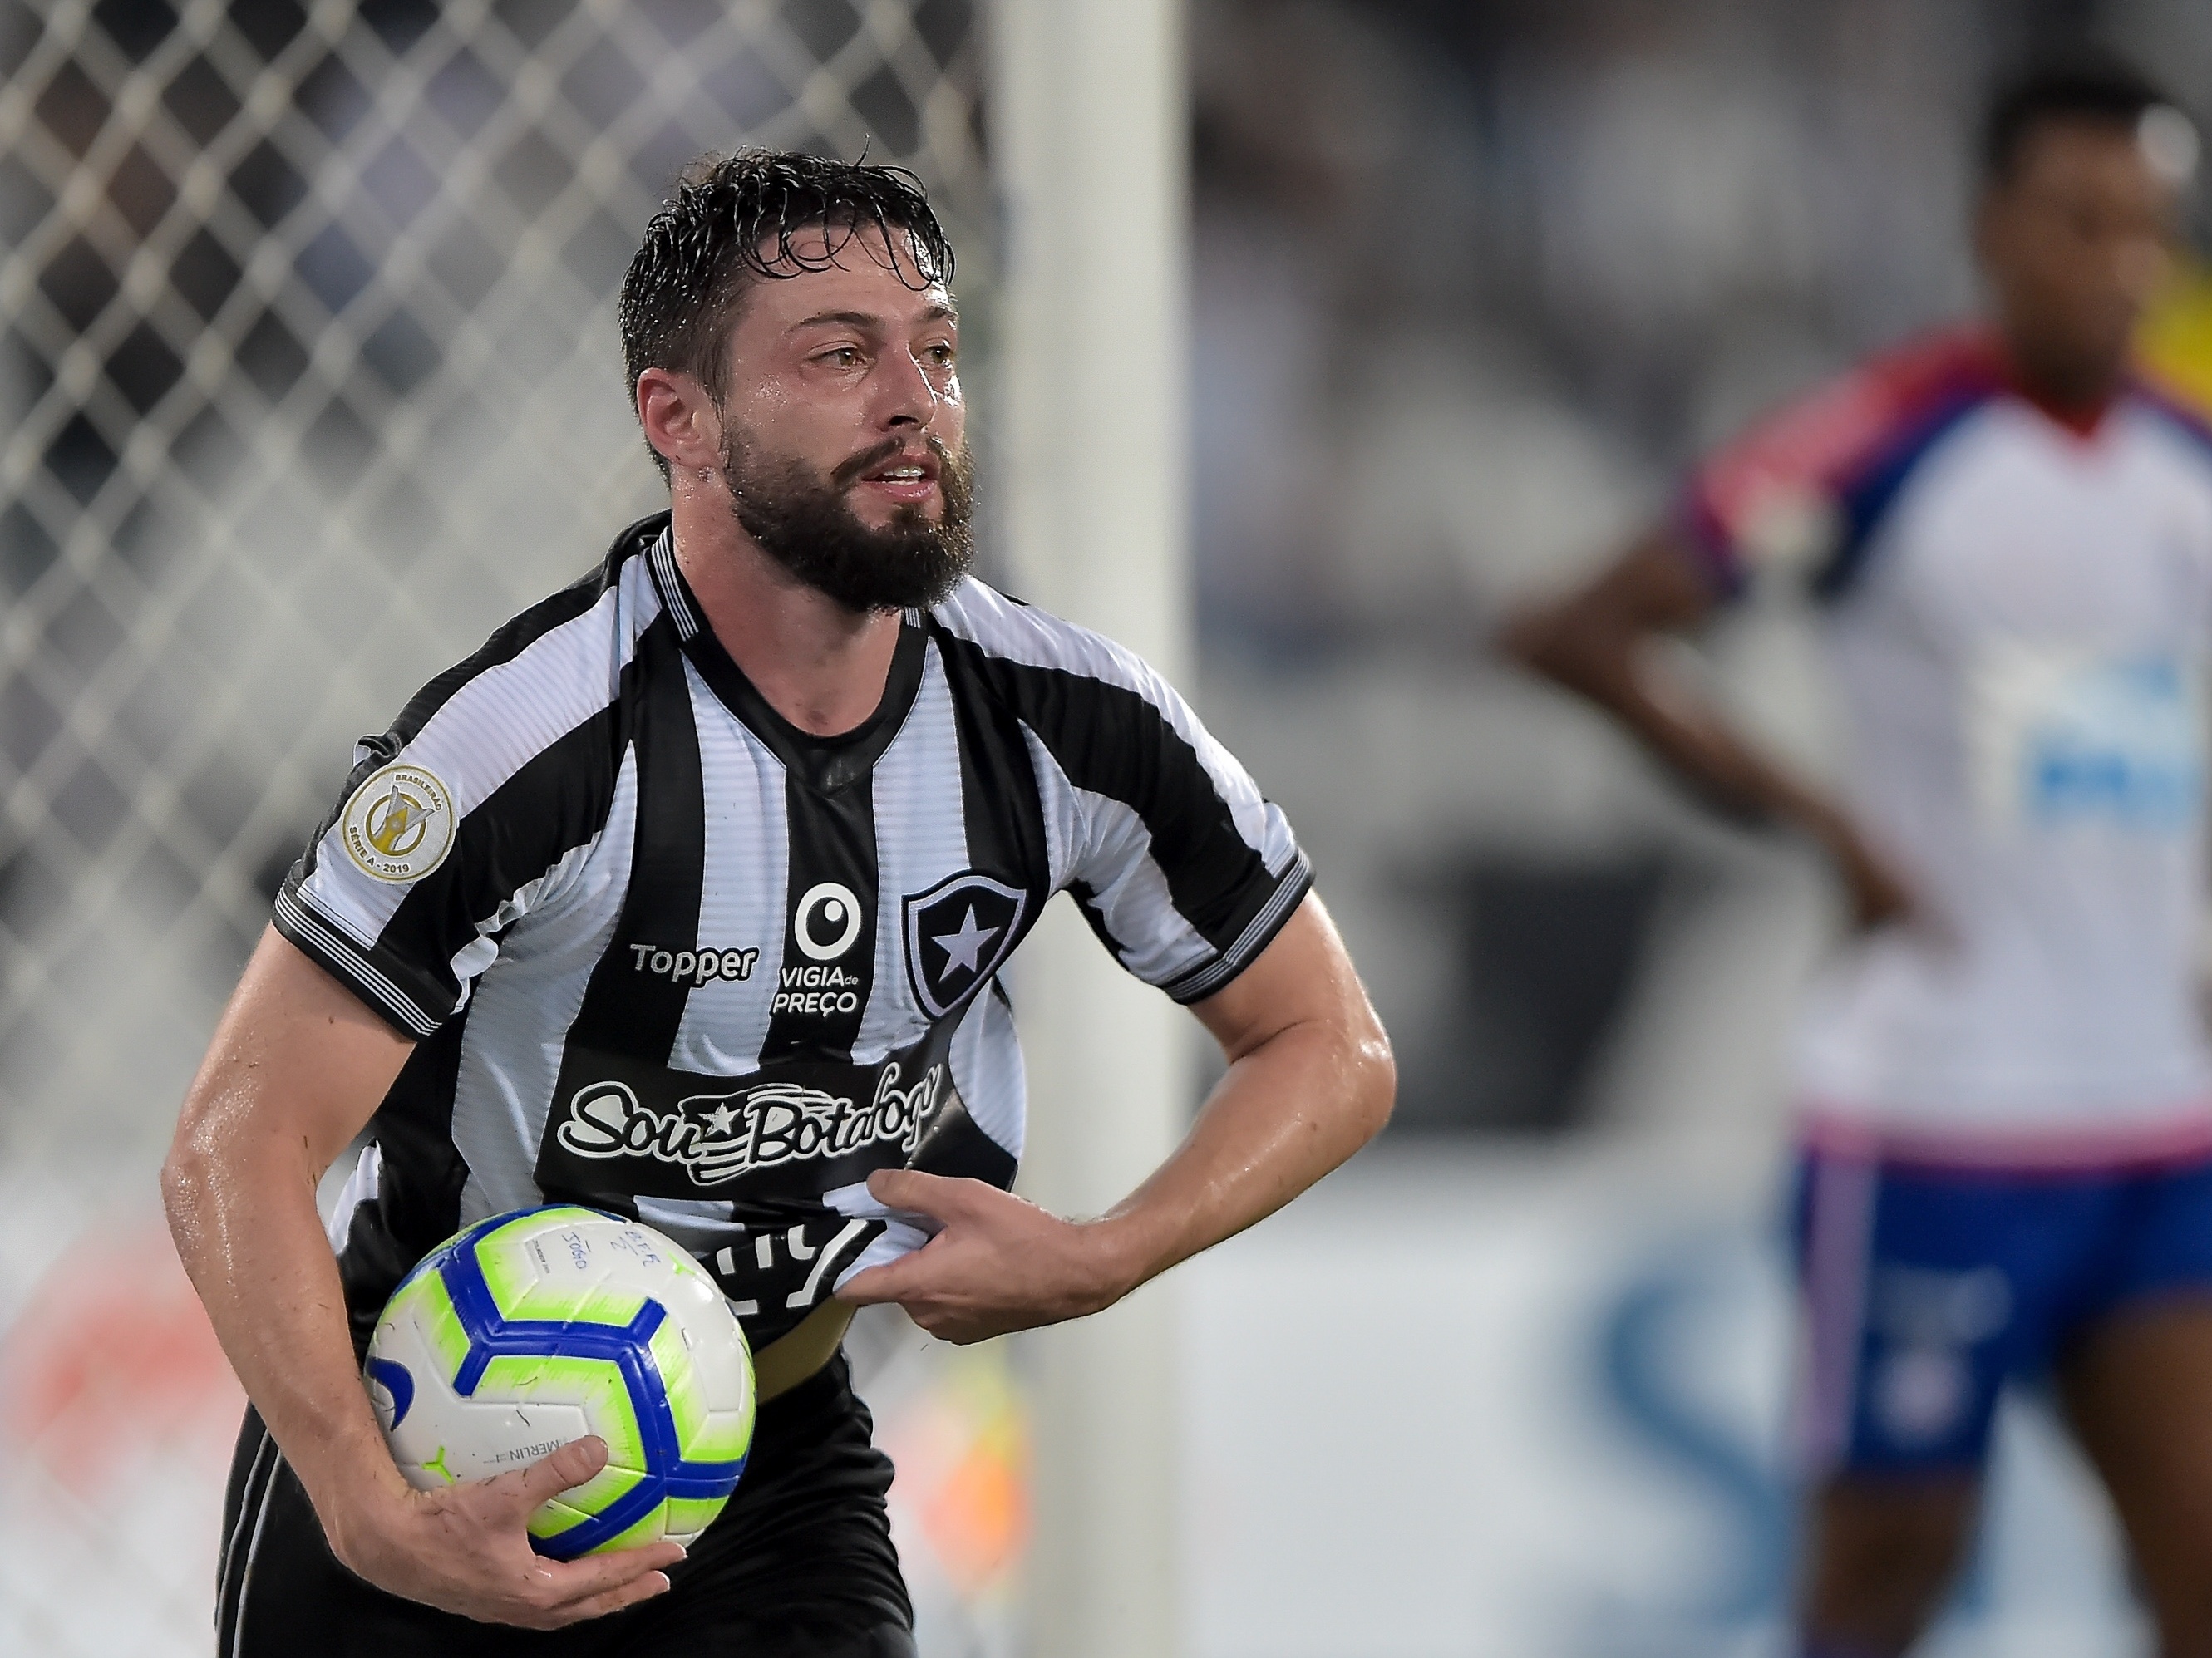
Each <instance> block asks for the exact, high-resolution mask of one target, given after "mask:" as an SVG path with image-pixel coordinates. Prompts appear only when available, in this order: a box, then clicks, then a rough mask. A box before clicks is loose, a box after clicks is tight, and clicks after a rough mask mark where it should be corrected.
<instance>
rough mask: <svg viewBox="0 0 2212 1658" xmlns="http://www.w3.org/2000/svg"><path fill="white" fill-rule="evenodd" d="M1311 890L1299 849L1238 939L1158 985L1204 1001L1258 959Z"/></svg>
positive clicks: (1183, 998)
mask: <svg viewBox="0 0 2212 1658" xmlns="http://www.w3.org/2000/svg"><path fill="white" fill-rule="evenodd" d="M1312 890H1313V862H1312V860H1311V859H1309V858H1308V857H1307V856H1306V855H1305V853H1303V852H1301V853H1298V855H1297V859H1296V860H1295V861H1294V862H1293V863H1292V864H1291V867H1290V868H1289V869H1287V870H1285V872H1283V877H1282V878H1281V880H1279V882H1277V883H1276V885H1275V890H1274V892H1273V894H1272V895H1271V896H1269V897H1268V899H1267V902H1266V903H1264V904H1262V905H1261V907H1260V913H1259V914H1256V915H1255V916H1254V917H1253V918H1252V919H1251V920H1249V921H1248V922H1246V923H1245V926H1244V931H1243V932H1240V933H1239V934H1237V942H1236V943H1235V944H1231V946H1230V947H1229V948H1228V949H1227V950H1223V951H1222V952H1221V953H1220V954H1219V955H1218V956H1215V957H1213V958H1212V960H1210V961H1205V962H1201V963H1199V964H1198V965H1197V966H1196V967H1194V968H1192V969H1189V970H1188V972H1185V973H1182V974H1180V975H1177V976H1176V977H1175V978H1173V979H1170V981H1168V982H1167V983H1165V984H1164V985H1162V986H1161V987H1160V988H1161V989H1163V990H1164V991H1166V992H1167V993H1168V994H1169V995H1170V997H1172V998H1173V999H1175V1000H1176V1001H1178V1002H1182V1003H1184V1004H1185V1005H1188V1004H1189V1003H1192V1002H1200V1001H1204V1000H1205V999H1206V998H1207V997H1208V996H1211V995H1212V994H1214V993H1216V992H1217V991H1219V990H1222V989H1224V988H1225V987H1227V986H1228V984H1229V983H1230V981H1231V980H1233V979H1235V978H1236V977H1237V975H1238V974H1240V973H1242V972H1243V970H1244V969H1246V968H1248V967H1249V966H1251V965H1252V963H1255V962H1256V961H1258V960H1259V959H1260V957H1261V953H1262V952H1263V951H1265V950H1266V949H1267V946H1268V945H1269V944H1273V943H1274V941H1275V935H1276V934H1277V933H1278V932H1281V931H1282V930H1283V926H1284V924H1285V922H1287V921H1288V920H1290V919H1291V914H1292V912H1294V911H1295V910H1296V909H1297V907H1298V905H1299V904H1300V903H1301V902H1304V898H1305V896H1306V894H1307V893H1309V892H1310V891H1312Z"/></svg>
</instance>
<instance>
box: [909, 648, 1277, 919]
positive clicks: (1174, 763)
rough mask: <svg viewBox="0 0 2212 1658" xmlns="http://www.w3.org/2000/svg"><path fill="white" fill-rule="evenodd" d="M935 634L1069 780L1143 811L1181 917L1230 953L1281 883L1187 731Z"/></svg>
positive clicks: (1137, 702)
mask: <svg viewBox="0 0 2212 1658" xmlns="http://www.w3.org/2000/svg"><path fill="white" fill-rule="evenodd" d="M939 644H940V645H941V647H942V648H943V649H944V651H945V654H946V657H947V659H949V660H950V659H961V660H963V661H964V664H965V671H967V672H969V673H971V674H972V675H973V676H974V677H975V678H976V679H977V680H978V681H979V682H981V683H984V684H987V685H989V686H991V687H992V688H993V689H994V691H996V693H997V694H998V695H999V697H1000V699H1001V700H1002V701H1005V702H1006V705H1007V706H1008V707H1009V708H1012V710H1013V712H1014V713H1015V714H1017V715H1018V717H1019V719H1020V720H1021V721H1022V723H1023V724H1024V725H1025V726H1028V727H1029V728H1030V730H1031V731H1033V732H1036V736H1037V740H1038V741H1039V742H1041V743H1042V744H1044V746H1045V750H1046V751H1047V752H1048V753H1049V754H1050V755H1051V756H1052V757H1053V759H1054V762H1057V763H1058V765H1059V766H1060V769H1061V770H1062V771H1063V772H1064V773H1066V776H1067V780H1068V781H1069V782H1070V783H1072V784H1073V785H1074V786H1076V787H1078V788H1079V789H1085V790H1088V791H1089V792H1090V793H1093V794H1099V795H1103V796H1104V797H1105V798H1106V799H1109V800H1115V801H1119V802H1120V803H1121V804H1122V805H1125V806H1127V807H1128V808H1129V810H1130V811H1133V812H1134V813H1135V814H1136V815H1137V817H1138V818H1139V821H1140V822H1142V823H1143V824H1144V826H1145V829H1146V832H1147V833H1148V834H1149V835H1150V836H1151V837H1152V859H1153V861H1154V862H1156V863H1157V864H1158V865H1159V867H1160V870H1161V872H1162V873H1163V874H1164V875H1165V876H1166V878H1167V883H1168V894H1169V898H1170V902H1172V903H1173V904H1174V905H1175V908H1176V913H1177V914H1180V915H1181V916H1182V918H1183V919H1184V920H1186V921H1188V923H1189V924H1190V926H1191V927H1192V928H1193V929H1194V931H1195V932H1197V933H1198V934H1199V935H1200V937H1201V938H1204V939H1205V940H1206V942H1207V943H1208V944H1212V946H1213V948H1214V949H1215V950H1217V951H1218V952H1222V953H1224V954H1226V953H1227V952H1228V951H1229V950H1231V947H1232V946H1234V945H1235V944H1236V943H1237V940H1238V938H1239V937H1240V936H1241V935H1242V934H1243V932H1244V930H1245V929H1246V927H1248V926H1249V925H1250V924H1251V922H1252V920H1253V919H1254V918H1255V916H1256V915H1257V914H1259V913H1260V912H1261V910H1263V909H1264V908H1267V903H1268V902H1269V901H1270V900H1271V899H1272V898H1273V896H1274V894H1275V889H1276V887H1277V885H1278V882H1277V881H1276V879H1275V878H1273V877H1272V876H1271V875H1270V873H1269V872H1268V870H1267V865H1266V864H1265V863H1264V861H1263V860H1262V859H1261V856H1260V853H1259V851H1258V849H1257V848H1255V847H1254V846H1253V845H1252V844H1251V842H1249V841H1247V840H1245V838H1244V837H1243V835H1242V834H1240V833H1239V832H1238V831H1237V823H1236V819H1235V817H1233V816H1232V815H1231V811H1230V805H1229V802H1228V801H1227V800H1225V799H1223V798H1222V795H1221V792H1220V791H1219V790H1218V788H1217V787H1215V786H1214V783H1213V780H1212V777H1211V776H1210V775H1209V774H1207V772H1206V767H1205V765H1204V763H1203V762H1201V761H1200V758H1199V756H1198V751H1197V750H1195V749H1194V748H1193V747H1192V746H1191V744H1189V742H1188V740H1186V739H1185V738H1184V737H1183V735H1182V732H1178V731H1177V730H1176V728H1175V726H1173V725H1172V724H1170V722H1169V720H1168V719H1167V717H1166V716H1165V715H1164V714H1162V713H1161V711H1160V710H1159V708H1158V707H1157V706H1156V705H1155V704H1153V703H1152V701H1149V700H1148V699H1146V697H1144V696H1143V695H1139V693H1138V692H1136V691H1133V690H1130V689H1127V688H1125V687H1122V686H1120V685H1114V684H1109V683H1107V682H1105V681H1103V680H1099V679H1093V678H1091V677H1089V676H1087V675H1085V674H1079V673H1072V672H1069V671H1066V669H1061V668H1047V667H1038V666H1035V665H1030V664H1029V663H1024V662H1014V661H1010V660H1008V659H1006V658H1004V657H1000V656H996V655H994V654H993V653H990V652H989V651H987V650H986V649H985V648H983V647H981V646H980V645H977V644H975V643H974V642H973V641H969V640H965V639H962V638H959V637H958V636H957V635H953V634H951V633H950V632H947V633H944V634H941V635H939Z"/></svg>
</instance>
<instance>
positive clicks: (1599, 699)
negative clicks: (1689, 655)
mask: <svg viewBox="0 0 2212 1658" xmlns="http://www.w3.org/2000/svg"><path fill="white" fill-rule="evenodd" d="M1713 604H1714V592H1713V587H1712V582H1711V577H1710V576H1709V575H1707V574H1706V573H1705V570H1704V569H1703V568H1700V564H1699V560H1698V557H1697V555H1696V554H1695V553H1694V552H1693V551H1692V550H1691V549H1690V548H1688V547H1687V546H1686V545H1685V544H1684V543H1683V537H1682V533H1681V531H1679V530H1678V529H1676V528H1675V527H1674V525H1671V524H1664V523H1662V524H1661V525H1657V526H1655V527H1654V528H1653V529H1652V530H1650V531H1648V532H1647V533H1646V534H1645V535H1644V537H1642V538H1641V539H1640V540H1638V541H1637V542H1636V543H1635V544H1633V545H1632V546H1631V547H1630V548H1629V549H1628V550H1627V551H1626V553H1625V554H1623V555H1622V556H1621V557H1620V559H1619V560H1618V561H1617V562H1614V563H1613V565H1612V566H1610V567H1609V568H1607V569H1605V570H1604V571H1602V572H1601V574H1599V575H1598V576H1597V578H1596V579H1595V580H1593V581H1590V582H1589V583H1588V584H1586V585H1585V586H1582V587H1580V588H1577V589H1576V590H1575V591H1573V592H1569V593H1567V594H1566V595H1565V596H1564V597H1562V598H1556V599H1554V600H1553V601H1551V602H1550V603H1547V604H1540V605H1536V606H1534V607H1531V608H1529V609H1528V610H1523V611H1522V613H1521V614H1519V615H1518V616H1515V617H1514V618H1513V619H1512V620H1511V621H1510V622H1509V623H1507V625H1506V627H1505V629H1504V632H1503V633H1502V634H1501V635H1500V643H1501V644H1502V645H1503V647H1504V649H1505V651H1506V652H1507V653H1508V654H1510V655H1511V656H1513V657H1515V658H1516V659H1519V660H1520V661H1521V662H1522V663H1523V664H1525V665H1527V666H1528V667H1529V668H1532V669H1534V671H1536V672H1538V673H1540V674H1541V675H1543V676H1544V677H1546V678H1547V679H1550V680H1552V681H1553V682H1554V683H1557V684H1559V685H1561V686H1563V687H1565V689H1568V690H1571V691H1573V692H1575V693H1576V694H1577V695H1580V696H1583V697H1585V698H1587V699H1588V700H1589V701H1591V702H1594V703H1595V704H1596V705H1597V706H1598V707H1599V708H1602V709H1603V710H1605V712H1606V713H1607V714H1611V715H1612V716H1613V718H1614V719H1615V720H1618V721H1620V724H1621V725H1622V726H1626V728H1627V729H1628V730H1629V731H1630V732H1632V733H1633V734H1634V735H1635V736H1636V737H1637V738H1639V739H1641V740H1642V742H1643V743H1644V745H1645V746H1646V747H1647V748H1649V749H1650V750H1651V751H1652V752H1653V753H1654V754H1656V755H1657V756H1659V758H1660V759H1661V760H1662V761H1664V762H1666V763H1667V764H1668V766H1669V767H1670V768H1673V770H1674V772H1675V773H1677V774H1679V775H1680V776H1681V777H1682V778H1684V779H1685V780H1687V781H1688V782H1689V783H1690V784H1691V785H1692V786H1693V787H1695V788H1696V789H1697V790H1698V791H1699V793H1702V794H1704V795H1705V797H1706V798H1707V799H1711V801H1712V802H1713V803H1714V804H1715V805H1717V806H1719V807H1720V808H1721V809H1722V810H1723V811H1726V812H1728V813H1729V814H1730V815H1731V816H1734V817H1745V818H1750V819H1753V820H1754V821H1758V822H1764V823H1780V824H1784V825H1787V826H1789V827H1791V828H1794V829H1799V830H1801V831H1802V832H1803V833H1805V834H1806V835H1809V836H1810V837H1811V838H1812V839H1813V841H1814V842H1815V843H1816V844H1818V845H1819V846H1820V847H1822V848H1823V849H1824V850H1825V851H1826V853H1828V855H1829V856H1830V858H1831V859H1833V861H1834V863H1835V865H1836V868H1837V871H1838V873H1839V874H1840V875H1841V876H1842V878H1843V880H1844V884H1845V887H1846V888H1847V890H1849V892H1850V900H1851V907H1852V910H1853V913H1854V914H1855V915H1856V917H1857V921H1858V923H1859V925H1860V926H1879V925H1881V923H1882V922H1885V921H1889V920H1897V919H1899V918H1901V917H1903V916H1904V915H1905V914H1907V913H1908V912H1909V911H1910V910H1911V908H1912V897H1911V892H1910V891H1909V890H1907V888H1906V886H1905V883H1904V882H1903V881H1902V880H1901V879H1900V878H1899V877H1898V876H1897V875H1896V874H1895V873H1894V872H1893V871H1892V870H1891V869H1890V868H1889V867H1888V865H1887V864H1886V863H1885V862H1884V860H1883V859H1881V856H1880V855H1879V854H1878V853H1876V852H1875V850H1874V848H1873V847H1870V846H1869V845H1868V843H1867V841H1866V838H1865V836H1864V835H1862V834H1861V833H1860V832H1859V830H1858V829H1857V827H1856V826H1855V825H1854V824H1853V823H1852V822H1851V820H1850V817H1849V816H1848V815H1847V814H1846V813H1845V812H1844V810H1843V809H1842V807H1841V806H1839V805H1838V804H1837V803H1836V802H1835V801H1834V800H1832V799H1830V798H1829V797H1828V796H1827V795H1826V793H1823V792H1822V791H1821V790H1820V789H1819V788H1817V787H1815V786H1814V785H1813V784H1812V783H1810V782H1808V780H1805V779H1803V778H1801V777H1799V776H1797V775H1796V774H1794V773H1793V772H1791V771H1790V768H1787V767H1786V766H1784V765H1782V764H1781V763H1779V762H1777V761H1776V760H1774V759H1773V758H1772V757H1771V756H1768V755H1766V754H1765V753H1763V752H1762V751H1761V750H1759V747H1758V746H1757V745H1756V744H1753V743H1752V742H1750V741H1749V740H1747V738H1745V737H1744V736H1743V735H1742V734H1741V732H1738V731H1737V730H1736V729H1735V726H1733V725H1731V724H1730V723H1729V720H1727V719H1726V717H1725V716H1723V714H1721V712H1720V711H1719V710H1718V709H1717V708H1714V707H1713V706H1712V704H1711V702H1710V701H1707V700H1706V699H1705V697H1703V696H1701V695H1699V693H1698V692H1697V691H1695V690H1694V689H1692V688H1691V686H1690V685H1689V684H1688V683H1686V680H1685V679H1684V678H1683V677H1682V676H1680V675H1679V674H1677V673H1674V672H1671V671H1669V668H1668V662H1667V660H1666V653H1664V652H1662V651H1660V650H1658V649H1656V648H1655V647H1656V645H1657V643H1658V642H1659V641H1661V640H1662V638H1664V637H1666V636H1668V635H1679V634H1683V633H1687V632H1689V631H1692V629H1696V628H1697V627H1699V625H1700V624H1702V623H1704V622H1705V619H1706V618H1707V616H1709V615H1710V614H1711V610H1712V608H1713Z"/></svg>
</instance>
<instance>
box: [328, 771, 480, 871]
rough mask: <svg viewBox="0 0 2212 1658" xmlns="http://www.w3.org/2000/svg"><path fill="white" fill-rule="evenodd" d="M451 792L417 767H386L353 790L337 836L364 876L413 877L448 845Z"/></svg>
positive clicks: (438, 858)
mask: <svg viewBox="0 0 2212 1658" xmlns="http://www.w3.org/2000/svg"><path fill="white" fill-rule="evenodd" d="M456 827H457V825H456V823H455V821H454V817H453V791H452V790H450V789H448V788H447V786H445V784H444V783H443V782H442V781H441V780H440V779H439V778H438V776H437V774H435V772H431V771H428V770H426V769H424V768H422V767H421V766H415V765H408V764H404V763H402V764H399V765H396V766H386V768H384V769H383V770H382V771H380V772H378V773H376V774H374V776H372V777H371V778H370V779H369V780H368V781H367V782H366V783H363V784H362V786H360V787H359V788H357V789H356V790H355V791H354V793H353V799H350V800H349V801H347V802H346V805H345V810H344V811H343V812H341V813H340V814H339V815H338V835H339V838H340V839H342V840H343V841H344V842H345V849H346V852H347V853H348V855H349V856H350V857H351V858H352V859H353V860H354V862H355V863H356V865H359V866H360V869H361V871H362V873H363V874H364V875H370V876H374V878H376V879H378V880H380V881H392V882H401V881H419V880H421V879H422V877H424V876H425V875H428V873H429V872H431V871H432V870H434V869H435V868H437V867H438V865H441V864H442V863H444V862H445V861H446V854H447V853H449V852H451V851H452V850H453V831H454V829H455V828H456Z"/></svg>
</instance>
